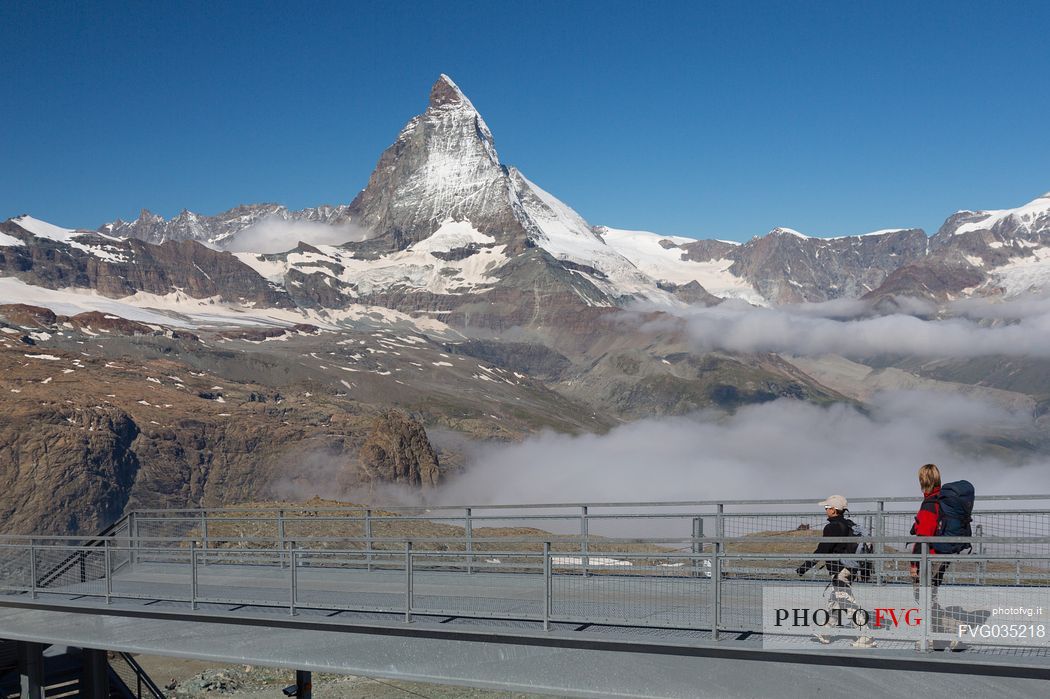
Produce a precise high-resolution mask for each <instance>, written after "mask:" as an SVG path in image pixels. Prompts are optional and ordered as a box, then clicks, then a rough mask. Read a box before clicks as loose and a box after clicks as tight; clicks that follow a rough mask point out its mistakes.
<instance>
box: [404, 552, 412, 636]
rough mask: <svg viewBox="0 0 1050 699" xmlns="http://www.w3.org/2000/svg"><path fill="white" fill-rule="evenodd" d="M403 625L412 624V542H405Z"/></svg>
mask: <svg viewBox="0 0 1050 699" xmlns="http://www.w3.org/2000/svg"><path fill="white" fill-rule="evenodd" d="M405 623H406V624H411V623H412V542H411V541H406V542H405Z"/></svg>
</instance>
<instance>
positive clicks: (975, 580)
mask: <svg viewBox="0 0 1050 699" xmlns="http://www.w3.org/2000/svg"><path fill="white" fill-rule="evenodd" d="M70 541H72V542H73V543H70ZM821 541H823V542H831V543H835V542H851V543H854V542H856V541H857V539H856V538H853V537H850V538H830V537H828V538H821V537H817V536H814V535H813V534H812V533H810V532H805V531H802V532H800V533H796V534H794V535H791V536H785V535H780V536H746V537H690V538H687V539H668V538H660V539H616V540H611V539H601V540H599V539H593V538H592V539H589V540H584V539H580V538H579V537H567V538H556V537H547V538H542V539H537V538H531V537H524V538H514V537H495V538H489V537H479V538H477V539H475V542H474V543H475V544H477V545H479V546H485V547H487V548H485V549H484V550H483V551H482V550H479V549H477V548H475V549H472V550H470V551H467V550H465V549H464V548H462V540H461V539H459V538H458V537H457V538H427V537H416V538H403V539H391V538H381V539H372V540H371V543H372V544H373V547H372V548H371V549H367V548H366V547H365V545H366V542H365V541H364V540H360V539H357V540H354V539H347V538H343V539H341V540H340V543H341V544H342V545H341V546H339V547H333V546H331V544H332V543H333V541H332V540H331V539H328V538H321V539H317V540H314V539H306V540H303V541H287V542H285V547H284V549H280V550H277V549H273V548H270V547H255V546H244V545H243V544H244V541H243V540H240V539H238V540H220V539H215V540H212V544H213V545H212V547H211V548H203V547H201V546H199V543H200V542H199V540H198V539H189V540H187V539H163V538H140V539H138V540H135V541H131V542H125V541H110V540H106V541H105V542H104V543H103V545H102V546H101V547H85V546H83V545H81V544H80V543H78V542H76V541H75V540H72V539H71V538H69V537H33V540H32V541H21V542H19V541H16V540H11V538H4V539H0V551H3V553H4V558H5V559H18V560H25V562H26V564H27V565H26V568H27V570H26V571H24V574H23V575H21V576H19V575H17V574H16V573H15V572H14V571H13V570H12V569H11V568H5V569H4V574H3V577H2V578H0V591H3V592H6V593H8V594H9V595H22V596H25V595H28V596H29V597H30V598H33V599H35V598H38V597H41V596H46V597H48V598H49V601H50V602H51V603H52V604H59V605H64V606H69V607H71V608H76V607H77V606H82V605H83V604H84V600H95V601H96V602H104V603H105V604H112V603H113V602H114V600H162V601H168V602H176V603H183V604H187V605H188V606H189V607H190V608H191V609H193V610H196V609H199V608H202V607H203V606H204V605H216V604H218V605H229V606H231V607H244V606H249V607H254V608H258V607H269V608H283V609H286V610H287V611H288V614H289V615H291V616H295V615H297V614H299V613H300V611H301V610H303V609H320V610H333V611H354V612H373V613H379V614H387V615H392V616H393V617H396V618H398V619H401V620H403V621H404V622H405V623H411V622H412V621H413V620H414V619H415V618H416V617H421V616H427V617H435V616H441V617H470V618H480V619H485V618H492V619H502V620H508V619H509V620H514V621H520V622H536V623H540V624H542V628H543V629H548V630H549V629H551V628H552V625H556V624H562V623H565V624H613V625H626V626H634V627H645V628H654V629H693V630H703V631H706V632H708V633H709V634H710V637H711V638H712V639H713V640H718V638H719V636H720V635H721V634H726V633H727V632H728V633H733V634H739V633H746V632H752V633H754V632H760V631H761V621H760V616H761V606H762V589H763V585H769V584H775V585H806V584H812V583H811V582H806V581H800V580H799V578H798V576H797V575H796V574H795V571H794V568H795V566H796V565H797V564H798V563H799V562H800V561H801V560H803V559H806V558H811V557H812V554H811V553H809V552H810V551H812V549H813V547H814V546H815V545H816V544H817V543H818V542H821ZM869 541H870V543H872V544H874V545H876V546H877V547H878V549H879V551H880V552H878V553H873V554H855V555H854V554H851V555H850V557H851V558H857V559H862V560H872V561H874V562H875V563H876V565H878V566H879V567H880V568H881V576H880V577H879V579H878V581H877V583H876V584H877V585H881V586H903V585H907V586H911V585H912V584H913V571H912V566H913V565H914V566H915V567H916V568H917V572H918V575H919V580H918V582H919V583H920V584H921V585H923V586H924V587H927V588H928V587H930V583H931V582H932V576H933V573H932V572H931V571H932V568H933V567H934V566H931V563H930V560H931V556H930V553H929V546H930V544H931V543H945V542H950V541H965V542H966V543H970V544H972V545H973V547H974V549H975V550H976V549H977V548H978V546H982V545H983V546H985V547H986V548H987V547H1002V548H1003V550H1008V549H1010V548H1018V547H1024V548H1027V549H1032V551H1030V552H1028V553H1026V554H1025V555H1024V556H1023V557H1018V556H1017V555H1015V554H1013V553H1004V552H1002V551H998V552H988V551H987V550H986V551H982V552H977V553H973V554H968V555H952V556H940V557H938V560H948V559H950V560H951V561H952V566H951V569H950V570H949V571H948V572H947V574H946V576H945V579H944V581H943V585H942V587H943V588H944V589H955V590H964V589H966V588H967V587H975V586H979V585H984V586H991V585H1000V586H1012V587H1017V588H1024V589H1026V590H1028V591H1031V592H1033V593H1038V594H1040V595H1044V596H1045V595H1047V594H1050V537H981V538H980V539H979V538H977V537H971V538H967V539H963V538H946V537H938V538H921V539H919V538H916V537H900V536H889V537H871V538H870V539H869ZM915 542H917V543H918V547H919V548H918V551H917V552H912V551H911V548H910V546H909V545H908V544H909V543H915ZM347 544H354V545H352V546H350V545H347ZM99 548H101V551H100V550H99ZM695 549H698V550H699V552H698V553H697V552H694V550H695ZM785 549H790V550H785ZM12 551H14V552H17V553H18V554H19V555H15V556H10V555H8V554H9V553H10V552H12ZM21 554H24V555H21ZM80 554H85V555H90V556H92V558H91V559H90V560H91V561H92V562H93V565H91V566H88V567H87V568H86V571H87V573H86V575H85V576H84V577H83V579H80V576H77V579H75V580H73V581H64V582H62V583H61V584H57V583H55V582H52V583H50V584H48V585H45V586H41V585H40V584H39V582H40V580H39V579H38V578H37V577H36V576H35V575H33V574H32V571H33V570H34V569H36V570H40V569H42V568H44V567H46V566H47V565H50V564H51V562H58V563H61V562H64V561H67V560H68V559H69V558H70V557H71V556H74V555H80ZM118 560H134V563H131V564H126V565H122V566H117V565H115V561H118ZM139 569H141V570H142V571H143V572H144V573H145V574H144V575H143V576H142V577H137V572H136V571H137V570H139ZM4 597H5V596H4V595H3V594H0V605H2V604H3V602H4ZM921 604H922V609H923V611H924V612H928V610H929V607H930V605H931V600H930V599H929V598H928V597H927V598H925V599H923V600H921ZM1048 607H1050V604H1048Z"/></svg>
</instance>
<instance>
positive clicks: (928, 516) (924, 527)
mask: <svg viewBox="0 0 1050 699" xmlns="http://www.w3.org/2000/svg"><path fill="white" fill-rule="evenodd" d="M940 494H941V488H940V486H937V487H936V488H934V489H933V490H931V491H930V492H928V493H926V494H925V495H924V496H923V498H922V505H920V506H919V511H918V512H917V513H916V515H915V524H913V525H911V533H912V534H914V535H915V536H935V535H936V534H937V518H938V517H939V516H940V514H941V506H940V504H939V503H938V502H937V498H938V497H939V496H940ZM921 552H922V546H920V545H919V544H918V543H916V544H915V545H914V546H913V547H912V553H921ZM930 553H931V554H932V553H936V552H935V551H934V550H933V549H930Z"/></svg>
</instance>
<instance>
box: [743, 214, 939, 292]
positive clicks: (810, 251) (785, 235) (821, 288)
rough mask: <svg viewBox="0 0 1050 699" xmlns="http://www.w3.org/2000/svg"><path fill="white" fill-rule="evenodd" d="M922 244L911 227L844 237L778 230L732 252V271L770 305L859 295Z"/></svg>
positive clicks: (919, 254)
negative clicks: (814, 236)
mask: <svg viewBox="0 0 1050 699" xmlns="http://www.w3.org/2000/svg"><path fill="white" fill-rule="evenodd" d="M926 245H927V240H926V234H925V233H924V232H923V231H921V230H919V229H914V228H913V229H907V230H900V231H888V232H885V233H877V234H869V235H864V236H846V237H842V238H811V237H807V236H801V235H799V234H797V233H795V232H794V231H791V230H788V229H784V228H776V229H774V230H773V231H771V232H770V233H769V235H766V236H763V237H760V238H753V239H751V240H750V241H748V242H747V243H746V244H744V245H742V246H740V247H738V248H736V249H734V250H732V251H730V252H729V254H730V255H731V256H732V258H733V259H735V260H736V262H735V263H734V264H733V266H732V267H730V271H731V272H732V273H733V274H736V275H737V276H740V277H743V278H744V279H747V280H748V281H750V282H751V284H752V285H753V286H754V287H755V289H757V290H758V292H759V293H760V294H762V296H763V297H765V298H766V299H768V300H770V301H771V302H773V303H774V304H782V303H802V302H811V301H827V300H830V299H836V298H857V297H859V296H862V295H863V294H865V293H867V292H869V291H871V290H872V289H875V288H876V287H878V286H879V285H880V284H882V282H883V281H884V280H885V279H886V277H887V276H888V275H889V274H891V273H892V272H893V271H894V270H896V269H898V268H899V267H902V266H904V265H906V264H909V263H911V262H914V261H917V260H920V259H922V258H923V257H925V255H926Z"/></svg>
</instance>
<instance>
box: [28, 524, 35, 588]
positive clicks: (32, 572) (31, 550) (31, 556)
mask: <svg viewBox="0 0 1050 699" xmlns="http://www.w3.org/2000/svg"><path fill="white" fill-rule="evenodd" d="M29 596H30V598H32V599H36V546H35V545H34V544H33V540H32V539H30V540H29Z"/></svg>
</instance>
